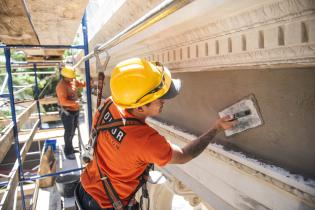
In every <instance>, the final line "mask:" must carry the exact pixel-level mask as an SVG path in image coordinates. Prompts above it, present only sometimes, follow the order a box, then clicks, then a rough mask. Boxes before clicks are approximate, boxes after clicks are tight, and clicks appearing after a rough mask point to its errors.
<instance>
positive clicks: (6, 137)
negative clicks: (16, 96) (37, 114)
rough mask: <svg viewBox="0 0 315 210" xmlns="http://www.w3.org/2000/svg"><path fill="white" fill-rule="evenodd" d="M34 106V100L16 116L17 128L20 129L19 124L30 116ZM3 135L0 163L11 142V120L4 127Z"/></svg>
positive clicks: (0, 143)
mask: <svg viewBox="0 0 315 210" xmlns="http://www.w3.org/2000/svg"><path fill="white" fill-rule="evenodd" d="M35 107H36V102H33V103H32V104H31V105H30V106H29V107H28V108H27V109H25V110H24V111H23V112H22V113H21V114H20V115H19V116H18V118H17V125H18V130H19V129H20V127H21V125H23V124H24V123H25V122H26V121H27V120H28V118H29V117H30V115H31V113H32V112H33V110H34V109H35ZM4 132H5V133H4V135H3V136H1V138H0V163H1V162H2V160H3V158H4V157H5V156H6V154H7V152H8V151H9V149H10V147H11V144H12V142H13V122H12V123H10V125H8V126H7V127H6V128H5V131H4Z"/></svg>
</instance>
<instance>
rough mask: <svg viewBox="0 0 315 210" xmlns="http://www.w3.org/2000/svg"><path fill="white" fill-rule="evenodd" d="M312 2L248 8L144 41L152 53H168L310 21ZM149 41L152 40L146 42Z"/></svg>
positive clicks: (286, 0) (287, 1)
mask: <svg viewBox="0 0 315 210" xmlns="http://www.w3.org/2000/svg"><path fill="white" fill-rule="evenodd" d="M314 13H315V2H314V1H313V0H278V1H275V2H272V3H270V2H268V3H265V4H263V5H259V6H256V7H254V8H249V9H247V10H246V11H242V12H240V13H234V14H232V15H230V16H229V17H223V18H221V19H218V20H215V21H212V22H210V23H208V24H206V25H204V26H201V27H198V28H191V29H189V30H187V31H185V32H184V33H182V34H176V35H174V36H171V37H168V38H167V39H165V40H163V41H162V42H161V40H157V39H156V40H154V39H153V40H154V41H151V43H150V42H149V41H147V42H148V43H150V44H149V45H148V48H150V50H152V51H156V50H159V49H163V48H164V49H168V48H169V47H170V46H175V45H183V44H184V43H185V44H189V43H192V42H196V41H201V40H205V39H210V38H218V37H220V36H224V35H230V34H235V33H236V32H243V31H248V30H250V29H253V28H260V27H265V26H267V25H270V24H275V23H278V24H283V23H285V22H292V19H299V18H302V17H304V16H305V17H304V18H303V19H308V18H310V17H314ZM148 40H152V38H148Z"/></svg>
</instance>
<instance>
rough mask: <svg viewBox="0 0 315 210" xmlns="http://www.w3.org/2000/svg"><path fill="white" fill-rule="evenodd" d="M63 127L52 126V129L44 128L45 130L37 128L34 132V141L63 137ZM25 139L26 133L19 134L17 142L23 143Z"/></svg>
mask: <svg viewBox="0 0 315 210" xmlns="http://www.w3.org/2000/svg"><path fill="white" fill-rule="evenodd" d="M63 135H64V129H63V128H53V129H46V130H39V131H37V133H36V134H35V137H34V141H42V140H46V139H52V138H54V139H55V138H58V137H63ZM26 139H27V136H26V135H19V142H20V143H24V142H25V141H26Z"/></svg>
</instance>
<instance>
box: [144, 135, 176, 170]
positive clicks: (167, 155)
mask: <svg viewBox="0 0 315 210" xmlns="http://www.w3.org/2000/svg"><path fill="white" fill-rule="evenodd" d="M140 158H141V160H142V161H144V162H146V163H154V164H157V165H159V166H164V165H166V164H167V163H168V162H169V161H170V160H171V158H172V149H171V145H170V143H169V142H168V141H167V140H166V139H165V138H164V137H163V136H161V135H160V134H159V133H157V132H154V133H152V134H151V135H149V136H148V139H147V141H146V142H145V144H144V145H143V148H142V151H141V154H140Z"/></svg>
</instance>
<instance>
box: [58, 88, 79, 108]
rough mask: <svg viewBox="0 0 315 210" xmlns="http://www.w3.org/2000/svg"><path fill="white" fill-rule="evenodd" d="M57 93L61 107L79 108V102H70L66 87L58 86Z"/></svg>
mask: <svg viewBox="0 0 315 210" xmlns="http://www.w3.org/2000/svg"><path fill="white" fill-rule="evenodd" d="M56 93H57V97H58V101H59V104H60V106H64V107H73V108H79V104H77V102H75V101H72V100H68V98H67V89H66V87H65V86H64V85H61V84H59V85H57V87H56Z"/></svg>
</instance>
